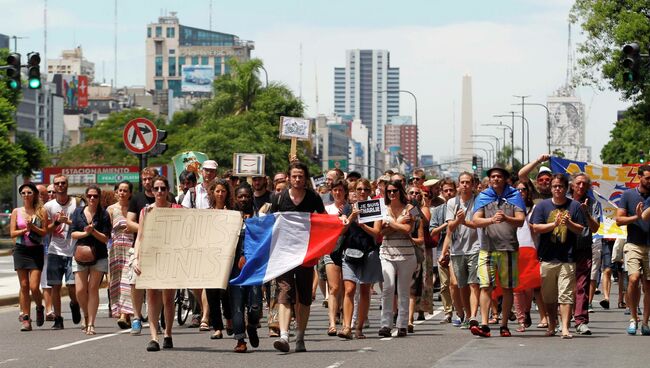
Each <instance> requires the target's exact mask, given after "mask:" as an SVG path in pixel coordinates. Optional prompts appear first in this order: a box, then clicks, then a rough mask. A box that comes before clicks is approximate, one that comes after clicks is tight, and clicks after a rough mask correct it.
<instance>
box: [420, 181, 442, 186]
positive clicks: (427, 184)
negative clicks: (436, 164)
mask: <svg viewBox="0 0 650 368" xmlns="http://www.w3.org/2000/svg"><path fill="white" fill-rule="evenodd" d="M439 181H440V180H438V179H429V180H427V181H425V182H424V183H422V185H424V186H425V187H432V186H434V185H436V184H438V182H439Z"/></svg>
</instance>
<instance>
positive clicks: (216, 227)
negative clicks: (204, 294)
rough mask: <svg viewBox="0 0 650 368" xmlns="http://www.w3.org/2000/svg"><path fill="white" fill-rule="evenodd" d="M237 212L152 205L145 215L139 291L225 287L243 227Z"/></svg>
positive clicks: (137, 281)
mask: <svg viewBox="0 0 650 368" xmlns="http://www.w3.org/2000/svg"><path fill="white" fill-rule="evenodd" d="M242 221H243V220H242V217H241V214H240V213H239V212H238V211H227V210H197V209H181V208H154V209H153V210H152V211H151V212H149V213H148V214H147V215H146V218H145V221H144V227H143V230H142V231H143V234H142V236H143V238H142V243H141V244H140V245H141V249H140V268H141V269H142V274H141V275H140V276H138V277H137V279H136V287H137V288H138V289H179V288H193V289H204V288H216V289H225V288H226V286H228V278H229V276H230V271H231V269H232V265H233V258H234V256H235V249H236V247H237V241H238V240H239V232H240V231H241V228H242Z"/></svg>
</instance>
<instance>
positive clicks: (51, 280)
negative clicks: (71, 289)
mask: <svg viewBox="0 0 650 368" xmlns="http://www.w3.org/2000/svg"><path fill="white" fill-rule="evenodd" d="M64 276H65V284H66V285H74V275H73V274H72V257H66V256H60V255H58V254H48V255H47V284H48V285H50V286H54V285H61V284H63V277H64Z"/></svg>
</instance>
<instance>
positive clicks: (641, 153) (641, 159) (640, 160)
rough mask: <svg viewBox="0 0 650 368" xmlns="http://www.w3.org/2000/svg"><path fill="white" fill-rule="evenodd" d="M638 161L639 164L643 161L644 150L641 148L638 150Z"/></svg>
mask: <svg viewBox="0 0 650 368" xmlns="http://www.w3.org/2000/svg"><path fill="white" fill-rule="evenodd" d="M639 163H640V164H644V163H645V152H643V150H642V149H640V150H639Z"/></svg>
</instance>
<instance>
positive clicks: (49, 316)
mask: <svg viewBox="0 0 650 368" xmlns="http://www.w3.org/2000/svg"><path fill="white" fill-rule="evenodd" d="M55 317H56V315H55V314H54V312H50V313H48V314H46V315H45V320H46V321H48V322H52V321H54V318H55Z"/></svg>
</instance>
